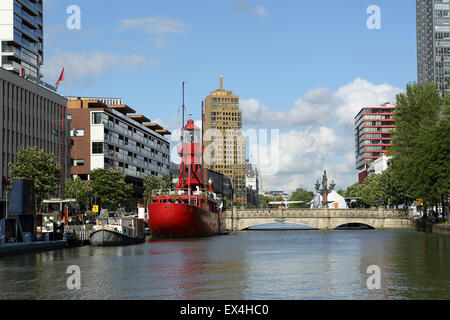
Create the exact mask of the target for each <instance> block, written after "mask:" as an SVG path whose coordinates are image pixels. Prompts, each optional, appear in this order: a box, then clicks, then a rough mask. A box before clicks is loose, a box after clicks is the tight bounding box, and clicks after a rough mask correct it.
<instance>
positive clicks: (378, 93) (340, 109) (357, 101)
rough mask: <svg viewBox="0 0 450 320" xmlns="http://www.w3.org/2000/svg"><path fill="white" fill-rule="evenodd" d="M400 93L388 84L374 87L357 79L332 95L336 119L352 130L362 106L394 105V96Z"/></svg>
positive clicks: (399, 90)
mask: <svg viewBox="0 0 450 320" xmlns="http://www.w3.org/2000/svg"><path fill="white" fill-rule="evenodd" d="M400 92H402V90H401V89H399V88H395V87H393V86H391V85H389V84H386V83H385V84H380V85H375V84H373V83H370V82H368V81H367V80H364V79H361V78H357V79H355V80H354V81H353V82H351V83H349V84H347V85H345V86H343V87H341V88H340V89H339V90H338V91H337V92H336V93H335V95H334V98H335V100H336V101H335V103H336V117H337V119H338V121H339V124H341V125H342V126H350V127H351V128H353V125H354V117H355V116H356V115H357V114H358V112H359V111H360V110H361V108H362V107H364V106H375V105H380V104H382V103H385V102H390V103H392V104H395V103H396V95H397V94H399V93H400Z"/></svg>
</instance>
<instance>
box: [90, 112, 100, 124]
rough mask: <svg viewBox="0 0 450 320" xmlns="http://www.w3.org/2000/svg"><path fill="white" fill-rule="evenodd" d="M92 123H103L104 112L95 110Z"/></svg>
mask: <svg viewBox="0 0 450 320" xmlns="http://www.w3.org/2000/svg"><path fill="white" fill-rule="evenodd" d="M92 124H102V113H101V112H93V113H92Z"/></svg>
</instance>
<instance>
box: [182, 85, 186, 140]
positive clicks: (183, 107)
mask: <svg viewBox="0 0 450 320" xmlns="http://www.w3.org/2000/svg"><path fill="white" fill-rule="evenodd" d="M184 109H185V106H184V81H183V106H182V108H181V142H183V138H184Z"/></svg>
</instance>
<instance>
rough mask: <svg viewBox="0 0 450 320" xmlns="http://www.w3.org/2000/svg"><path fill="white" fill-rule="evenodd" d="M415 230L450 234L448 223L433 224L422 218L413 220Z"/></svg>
mask: <svg viewBox="0 0 450 320" xmlns="http://www.w3.org/2000/svg"><path fill="white" fill-rule="evenodd" d="M414 227H415V229H416V231H420V232H428V233H438V234H445V235H450V224H433V223H431V222H428V221H424V220H416V221H414Z"/></svg>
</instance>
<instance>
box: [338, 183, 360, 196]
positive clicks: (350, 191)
mask: <svg viewBox="0 0 450 320" xmlns="http://www.w3.org/2000/svg"><path fill="white" fill-rule="evenodd" d="M362 188H363V186H362V184H360V183H359V182H357V183H355V184H353V185H351V186H350V187H348V188H347V190H345V191H344V192H343V194H342V196H343V197H344V198H361V197H362Z"/></svg>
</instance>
